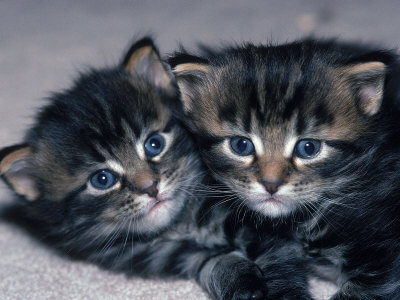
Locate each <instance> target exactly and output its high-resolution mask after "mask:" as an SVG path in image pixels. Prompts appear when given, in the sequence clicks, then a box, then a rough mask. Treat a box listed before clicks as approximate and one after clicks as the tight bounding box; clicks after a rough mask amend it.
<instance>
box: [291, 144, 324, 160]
mask: <svg viewBox="0 0 400 300" xmlns="http://www.w3.org/2000/svg"><path fill="white" fill-rule="evenodd" d="M320 148H321V142H320V141H318V140H301V141H298V142H297V144H296V147H295V148H294V153H295V154H296V155H297V156H298V157H300V158H306V159H310V158H314V157H316V156H317V155H318V153H319V149H320Z"/></svg>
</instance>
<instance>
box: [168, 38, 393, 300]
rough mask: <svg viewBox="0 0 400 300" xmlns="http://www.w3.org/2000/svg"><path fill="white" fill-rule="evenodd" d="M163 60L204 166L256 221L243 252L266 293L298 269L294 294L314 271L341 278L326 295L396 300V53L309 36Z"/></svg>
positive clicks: (281, 286) (279, 289) (282, 284)
mask: <svg viewBox="0 0 400 300" xmlns="http://www.w3.org/2000/svg"><path fill="white" fill-rule="evenodd" d="M170 64H171V66H172V67H173V69H174V73H175V74H176V77H177V80H178V85H179V87H180V90H181V93H182V99H183V105H184V109H183V111H181V112H180V113H181V114H183V115H185V116H186V123H187V125H188V127H189V128H190V130H191V131H192V132H193V133H194V134H195V135H196V138H197V144H198V146H199V149H200V152H201V154H202V157H203V159H204V161H205V163H206V164H207V166H208V167H209V169H210V170H211V172H212V174H213V175H214V177H215V178H216V179H217V180H218V181H220V182H222V183H223V184H224V185H225V186H227V187H228V189H229V191H230V192H231V193H232V194H234V196H235V197H236V199H237V201H238V202H239V203H241V204H242V205H245V206H247V207H248V208H249V209H250V210H251V211H253V213H248V214H247V218H248V219H250V221H249V222H251V221H252V219H253V222H254V220H255V219H257V218H259V219H260V221H259V222H258V223H259V225H258V226H259V228H262V231H264V234H265V236H264V238H262V240H263V242H259V243H256V242H255V243H253V245H252V247H251V248H249V249H248V251H249V253H250V254H249V255H250V256H253V258H254V259H255V261H256V262H257V263H258V264H259V265H260V266H262V269H263V271H264V273H265V276H266V278H267V279H268V281H269V284H270V290H271V295H274V294H275V295H278V296H276V298H279V299H280V298H281V297H283V296H282V295H279V293H280V292H282V291H283V294H285V289H289V290H290V288H288V287H287V286H285V284H287V282H286V283H285V278H286V276H287V274H290V273H293V272H296V270H297V272H298V274H297V275H296V274H295V278H297V279H296V280H294V281H293V282H292V283H289V285H290V284H291V285H293V289H295V290H297V293H298V294H299V295H300V296H299V297H307V296H306V295H307V285H306V280H305V278H304V275H301V274H307V273H308V274H310V272H311V271H313V272H317V273H318V274H320V275H321V276H324V277H325V278H329V279H332V280H335V281H336V282H337V284H338V285H339V287H340V289H339V291H338V292H337V293H336V294H335V295H334V296H333V298H332V299H400V298H399V295H400V271H399V270H400V268H399V267H400V265H399V262H400V256H399V253H400V252H399V250H400V219H399V215H400V205H399V203H400V202H399V201H400V171H399V170H400V139H399V135H400V118H399V89H398V82H399V78H400V76H399V70H400V69H399V60H398V56H397V54H395V53H394V52H392V51H388V50H384V49H376V48H374V47H370V46H365V45H357V44H346V43H341V42H337V41H319V40H313V39H307V40H301V41H297V42H293V43H289V44H284V45H278V46H272V45H271V46H262V45H260V46H256V45H253V44H246V45H243V46H234V47H227V48H224V49H221V50H213V49H210V48H206V47H204V48H203V52H202V53H201V54H200V55H194V54H189V53H177V54H175V55H174V56H173V57H172V58H171V59H170ZM255 223H257V222H255ZM288 253H290V254H289V255H288ZM286 258H288V259H287V261H286V262H285V259H286ZM275 262H278V263H277V264H274V263H275ZM285 266H287V267H285ZM289 266H290V267H289ZM296 266H297V267H296ZM293 267H294V268H297V269H293ZM297 276H298V277H297ZM289 293H290V292H289ZM292 293H293V294H296V292H295V291H292ZM293 298H295V299H296V297H295V296H294V297H293Z"/></svg>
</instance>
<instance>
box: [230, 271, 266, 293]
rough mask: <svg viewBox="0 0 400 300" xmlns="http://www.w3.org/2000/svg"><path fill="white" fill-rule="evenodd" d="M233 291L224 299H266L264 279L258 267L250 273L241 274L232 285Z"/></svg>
mask: <svg viewBox="0 0 400 300" xmlns="http://www.w3.org/2000/svg"><path fill="white" fill-rule="evenodd" d="M232 288H233V291H234V292H233V293H231V296H230V297H229V298H226V299H232V300H267V294H268V289H267V285H266V280H265V279H264V277H263V276H262V274H261V272H260V270H259V269H258V268H254V269H253V272H251V273H250V274H246V275H244V274H243V275H242V276H241V278H240V279H239V280H237V281H236V282H235V283H234V284H233V285H232Z"/></svg>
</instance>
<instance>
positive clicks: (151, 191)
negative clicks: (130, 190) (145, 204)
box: [141, 180, 158, 198]
mask: <svg viewBox="0 0 400 300" xmlns="http://www.w3.org/2000/svg"><path fill="white" fill-rule="evenodd" d="M157 184H158V182H157V181H156V180H155V181H153V183H152V184H151V185H150V186H148V187H146V188H143V189H142V190H141V192H142V194H147V195H149V196H150V197H152V198H156V197H157V194H158V189H157Z"/></svg>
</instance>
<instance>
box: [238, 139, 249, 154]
mask: <svg viewBox="0 0 400 300" xmlns="http://www.w3.org/2000/svg"><path fill="white" fill-rule="evenodd" d="M237 148H238V149H239V151H241V152H243V151H244V150H246V148H247V141H246V140H245V139H240V140H239V141H238V142H237Z"/></svg>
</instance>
